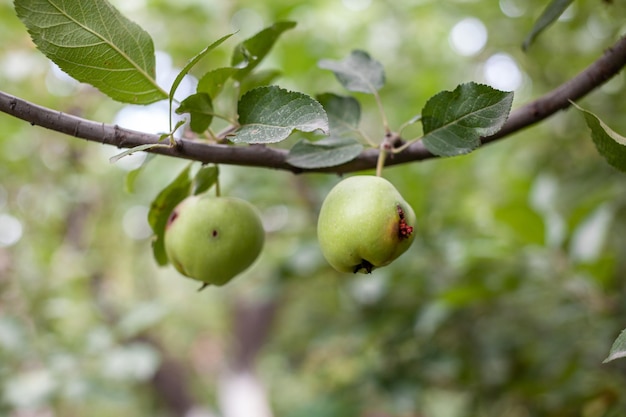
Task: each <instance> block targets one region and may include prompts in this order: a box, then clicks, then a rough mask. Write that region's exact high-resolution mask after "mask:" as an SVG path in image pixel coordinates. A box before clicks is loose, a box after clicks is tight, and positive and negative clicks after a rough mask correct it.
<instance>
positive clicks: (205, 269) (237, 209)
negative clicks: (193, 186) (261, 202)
mask: <svg viewBox="0 0 626 417" xmlns="http://www.w3.org/2000/svg"><path fill="white" fill-rule="evenodd" d="M264 241H265V232H264V230H263V225H262V223H261V219H260V217H259V215H258V214H257V211H256V209H255V207H254V206H252V205H251V204H250V203H248V202H247V201H245V200H241V199H238V198H232V197H213V196H209V195H206V194H205V195H200V196H192V197H187V198H186V199H185V200H183V201H182V202H181V203H180V204H178V206H176V208H175V209H174V210H173V211H172V213H171V214H170V217H169V219H168V221H167V226H166V228H165V252H166V253H167V257H168V259H169V260H170V262H171V263H172V264H173V265H174V267H175V268H176V269H177V270H178V271H179V272H180V273H181V274H183V275H185V276H187V277H189V278H193V279H196V280H198V281H202V282H204V283H205V284H207V285H224V284H226V283H227V282H228V281H230V280H231V279H232V278H234V277H235V276H236V275H238V274H240V273H241V272H243V271H244V270H246V269H247V268H248V267H249V266H250V265H252V263H253V262H254V261H255V260H256V258H257V257H258V256H259V254H260V253H261V249H262V248H263V243H264ZM203 288H204V287H203Z"/></svg>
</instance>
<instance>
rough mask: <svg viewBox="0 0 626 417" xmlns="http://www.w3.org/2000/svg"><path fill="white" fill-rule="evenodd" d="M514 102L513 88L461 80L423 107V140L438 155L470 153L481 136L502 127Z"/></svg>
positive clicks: (478, 143) (478, 142) (476, 145)
mask: <svg viewBox="0 0 626 417" xmlns="http://www.w3.org/2000/svg"><path fill="white" fill-rule="evenodd" d="M512 103H513V93H512V92H505V91H499V90H496V89H494V88H491V87H489V86H487V85H482V84H476V83H467V84H461V85H459V86H458V87H457V88H456V89H455V90H454V91H443V92H441V93H439V94H437V95H435V96H433V97H431V98H430V100H428V102H427V103H426V105H425V106H424V109H423V110H422V125H423V130H424V137H423V138H422V141H423V142H424V145H425V146H426V148H427V149H428V150H429V151H430V152H432V153H433V154H435V155H439V156H454V155H461V154H465V153H469V152H471V151H472V150H474V149H476V148H477V147H478V146H480V138H481V136H489V135H493V134H494V133H496V132H497V131H498V130H500V128H501V127H502V125H503V124H504V122H505V121H506V119H507V118H508V116H509V112H510V111H511V104H512Z"/></svg>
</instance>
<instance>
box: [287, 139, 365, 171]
mask: <svg viewBox="0 0 626 417" xmlns="http://www.w3.org/2000/svg"><path fill="white" fill-rule="evenodd" d="M362 150H363V145H362V144H361V143H359V142H357V141H356V140H354V139H349V138H344V139H341V138H325V139H322V140H318V141H317V142H311V141H308V140H301V141H299V142H298V143H296V144H295V145H294V146H293V148H291V150H290V151H289V155H288V156H287V162H288V163H289V164H291V165H293V166H295V167H298V168H309V169H310V168H325V167H332V166H336V165H341V164H344V163H346V162H349V161H351V160H353V159H354V158H356V157H357V156H359V154H360V153H361V151H362Z"/></svg>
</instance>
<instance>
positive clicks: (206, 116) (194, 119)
mask: <svg viewBox="0 0 626 417" xmlns="http://www.w3.org/2000/svg"><path fill="white" fill-rule="evenodd" d="M176 113H177V114H183V113H189V114H190V116H191V122H190V123H189V126H190V127H191V130H192V131H193V132H196V133H202V132H204V131H205V130H207V129H208V128H209V126H210V125H211V122H212V121H213V102H212V101H211V97H210V96H209V95H208V94H207V93H196V94H192V95H190V96H189V97H187V98H186V99H184V100H183V101H182V102H181V103H180V106H179V107H178V108H177V109H176Z"/></svg>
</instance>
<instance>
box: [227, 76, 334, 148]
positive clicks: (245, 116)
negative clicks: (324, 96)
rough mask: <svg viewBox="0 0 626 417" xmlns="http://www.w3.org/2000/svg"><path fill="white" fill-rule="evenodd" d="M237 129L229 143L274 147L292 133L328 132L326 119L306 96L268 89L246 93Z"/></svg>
mask: <svg viewBox="0 0 626 417" xmlns="http://www.w3.org/2000/svg"><path fill="white" fill-rule="evenodd" d="M238 111H239V122H240V124H241V127H240V128H239V129H238V130H237V131H236V132H235V134H234V136H232V137H231V138H230V139H231V140H232V141H233V142H236V143H274V142H280V141H282V140H285V139H287V137H289V135H290V134H291V133H292V132H293V131H294V130H300V131H302V132H313V131H315V130H321V131H323V132H325V133H327V132H328V117H327V116H326V112H325V111H324V108H323V107H322V105H321V104H320V103H318V102H317V101H315V100H314V99H313V98H311V97H309V96H307V95H306V94H302V93H297V92H294V91H287V90H285V89H282V88H279V87H276V86H269V87H259V88H255V89H254V90H250V91H249V92H247V93H246V94H245V95H244V96H243V97H242V98H241V100H239V106H238Z"/></svg>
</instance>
